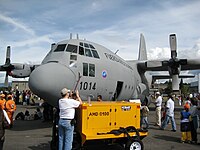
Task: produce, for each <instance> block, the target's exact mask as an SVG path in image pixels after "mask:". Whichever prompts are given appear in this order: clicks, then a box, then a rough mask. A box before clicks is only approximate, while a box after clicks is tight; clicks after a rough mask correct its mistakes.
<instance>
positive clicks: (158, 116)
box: [154, 92, 162, 126]
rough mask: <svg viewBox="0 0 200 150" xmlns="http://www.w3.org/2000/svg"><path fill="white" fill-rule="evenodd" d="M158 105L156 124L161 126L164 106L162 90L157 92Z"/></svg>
mask: <svg viewBox="0 0 200 150" xmlns="http://www.w3.org/2000/svg"><path fill="white" fill-rule="evenodd" d="M154 104H155V106H156V123H155V126H161V107H162V97H161V96H160V92H156V100H155V102H154Z"/></svg>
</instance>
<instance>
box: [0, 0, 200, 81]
mask: <svg viewBox="0 0 200 150" xmlns="http://www.w3.org/2000/svg"><path fill="white" fill-rule="evenodd" d="M199 8H200V1H199V0H159V1H158V0H45V1H42V0H0V64H3V63H4V62H5V50H6V47H7V45H10V46H11V50H12V52H11V61H12V62H20V63H40V62H41V61H42V59H43V58H44V56H45V55H46V54H47V52H48V51H49V50H50V44H51V43H56V42H59V41H61V40H65V39H68V38H69V34H70V33H73V34H74V37H75V34H77V33H78V34H79V38H82V39H87V40H89V41H92V42H95V43H99V44H101V45H103V46H105V47H107V48H109V49H110V50H112V51H113V52H115V51H116V50H117V49H119V52H118V55H119V56H121V57H122V58H124V59H128V60H130V59H137V57H138V44H139V35H140V33H143V34H144V36H145V39H146V45H147V51H148V58H149V59H158V58H163V57H164V58H169V57H170V50H169V40H168V39H169V34H170V33H176V34H177V39H178V56H179V57H181V58H199V57H200V30H199V27H200V19H199V17H200V10H199ZM4 76H5V74H3V73H0V82H4V81H3V80H4V79H3V78H4ZM10 79H11V78H10Z"/></svg>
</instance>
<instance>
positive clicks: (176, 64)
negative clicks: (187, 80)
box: [162, 34, 187, 92]
mask: <svg viewBox="0 0 200 150" xmlns="http://www.w3.org/2000/svg"><path fill="white" fill-rule="evenodd" d="M169 43H170V49H171V58H170V59H169V61H163V62H162V64H163V66H168V70H169V75H170V76H171V77H172V90H173V91H174V92H175V91H179V81H178V79H179V74H180V70H181V65H186V64H187V59H178V58H177V41H176V34H171V35H170V36H169Z"/></svg>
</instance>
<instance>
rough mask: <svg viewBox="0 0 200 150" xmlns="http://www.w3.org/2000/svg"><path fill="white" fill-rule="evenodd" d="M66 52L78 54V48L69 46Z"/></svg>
mask: <svg viewBox="0 0 200 150" xmlns="http://www.w3.org/2000/svg"><path fill="white" fill-rule="evenodd" d="M66 51H67V52H72V53H77V46H76V45H71V44H68V45H67V50H66Z"/></svg>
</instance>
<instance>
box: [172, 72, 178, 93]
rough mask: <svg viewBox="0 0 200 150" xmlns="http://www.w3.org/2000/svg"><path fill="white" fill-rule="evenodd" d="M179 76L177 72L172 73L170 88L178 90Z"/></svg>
mask: <svg viewBox="0 0 200 150" xmlns="http://www.w3.org/2000/svg"><path fill="white" fill-rule="evenodd" d="M178 79H179V77H178V74H176V75H172V90H173V91H179V80H178Z"/></svg>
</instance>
